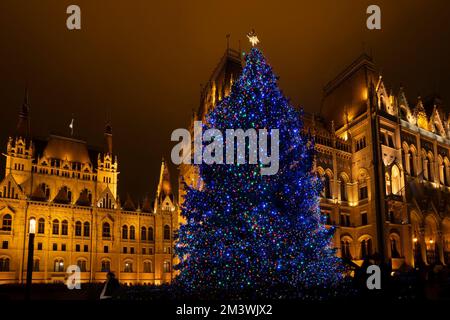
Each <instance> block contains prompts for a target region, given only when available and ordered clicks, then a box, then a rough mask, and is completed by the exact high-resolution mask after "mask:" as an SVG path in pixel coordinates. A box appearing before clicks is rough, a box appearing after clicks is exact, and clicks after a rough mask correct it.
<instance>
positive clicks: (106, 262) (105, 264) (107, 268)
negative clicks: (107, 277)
mask: <svg viewBox="0 0 450 320" xmlns="http://www.w3.org/2000/svg"><path fill="white" fill-rule="evenodd" d="M109 271H111V262H110V261H109V260H103V261H102V272H109Z"/></svg>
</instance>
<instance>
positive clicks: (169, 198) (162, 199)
mask: <svg viewBox="0 0 450 320" xmlns="http://www.w3.org/2000/svg"><path fill="white" fill-rule="evenodd" d="M159 206H163V207H164V208H169V209H172V208H174V196H173V192H172V184H171V183H170V174H169V168H168V167H167V164H166V162H165V161H164V158H163V159H162V161H161V171H160V174H159V183H158V188H157V190H156V199H155V210H156V209H157V208H158V207H159Z"/></svg>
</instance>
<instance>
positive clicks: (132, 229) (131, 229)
mask: <svg viewBox="0 0 450 320" xmlns="http://www.w3.org/2000/svg"><path fill="white" fill-rule="evenodd" d="M134 239H136V230H135V228H134V226H130V240H134Z"/></svg>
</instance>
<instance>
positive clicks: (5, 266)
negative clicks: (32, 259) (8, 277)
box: [0, 258, 9, 272]
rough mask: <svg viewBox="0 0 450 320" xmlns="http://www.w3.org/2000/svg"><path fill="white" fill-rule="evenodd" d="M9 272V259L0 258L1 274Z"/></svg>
mask: <svg viewBox="0 0 450 320" xmlns="http://www.w3.org/2000/svg"><path fill="white" fill-rule="evenodd" d="M8 271H9V258H0V272H8Z"/></svg>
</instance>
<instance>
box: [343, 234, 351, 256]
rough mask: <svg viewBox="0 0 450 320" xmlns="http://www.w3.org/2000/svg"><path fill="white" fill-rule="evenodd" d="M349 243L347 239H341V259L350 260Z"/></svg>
mask: <svg viewBox="0 0 450 320" xmlns="http://www.w3.org/2000/svg"><path fill="white" fill-rule="evenodd" d="M350 244H351V241H350V240H349V238H348V237H345V238H343V239H341V257H342V258H343V259H350V260H351V259H352V254H351V251H350Z"/></svg>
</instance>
